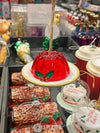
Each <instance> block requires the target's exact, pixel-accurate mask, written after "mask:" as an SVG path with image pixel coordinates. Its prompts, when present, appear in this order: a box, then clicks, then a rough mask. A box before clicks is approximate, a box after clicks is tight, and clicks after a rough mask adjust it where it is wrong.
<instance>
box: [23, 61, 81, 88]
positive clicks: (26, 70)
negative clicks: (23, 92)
mask: <svg viewBox="0 0 100 133" xmlns="http://www.w3.org/2000/svg"><path fill="white" fill-rule="evenodd" d="M32 64H33V61H32V62H30V63H28V64H26V65H25V66H24V67H23V68H22V71H21V72H22V76H23V77H24V78H25V79H26V80H27V81H29V82H30V83H32V84H36V85H39V86H46V87H59V86H64V85H67V84H70V83H72V82H74V81H76V80H77V79H78V78H79V75H80V73H79V69H78V68H77V67H76V66H75V65H74V64H72V63H70V62H68V65H69V68H70V74H69V75H68V77H66V78H65V79H64V80H60V81H56V82H55V81H54V82H44V81H40V80H39V79H36V78H35V77H34V76H33V74H32V73H31V68H32Z"/></svg>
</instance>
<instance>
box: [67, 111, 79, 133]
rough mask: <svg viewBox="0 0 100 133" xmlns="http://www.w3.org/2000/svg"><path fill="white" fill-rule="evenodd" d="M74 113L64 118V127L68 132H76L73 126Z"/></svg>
mask: <svg viewBox="0 0 100 133" xmlns="http://www.w3.org/2000/svg"><path fill="white" fill-rule="evenodd" d="M73 121H74V114H73V115H70V116H69V117H68V118H67V120H66V127H67V130H68V132H69V133H78V132H77V131H76V129H75V128H74V126H73Z"/></svg>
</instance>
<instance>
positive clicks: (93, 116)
mask: <svg viewBox="0 0 100 133" xmlns="http://www.w3.org/2000/svg"><path fill="white" fill-rule="evenodd" d="M73 125H74V128H75V129H76V131H77V132H79V133H99V132H100V112H99V111H97V110H95V109H93V108H89V107H81V108H79V110H78V111H77V112H76V113H75V116H74V122H73Z"/></svg>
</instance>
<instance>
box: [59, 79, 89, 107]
mask: <svg viewBox="0 0 100 133" xmlns="http://www.w3.org/2000/svg"><path fill="white" fill-rule="evenodd" d="M89 94H90V90H89V87H88V85H87V83H86V82H84V81H82V80H77V81H75V82H74V83H72V84H69V85H66V86H64V87H62V90H61V98H62V99H63V102H64V103H66V105H67V106H71V107H73V108H75V109H77V108H79V107H81V106H85V105H87V104H88V102H89Z"/></svg>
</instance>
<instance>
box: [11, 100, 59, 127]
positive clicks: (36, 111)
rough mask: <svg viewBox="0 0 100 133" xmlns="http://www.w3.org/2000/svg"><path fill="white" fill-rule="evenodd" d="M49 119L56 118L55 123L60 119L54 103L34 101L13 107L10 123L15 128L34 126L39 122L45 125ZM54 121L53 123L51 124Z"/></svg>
mask: <svg viewBox="0 0 100 133" xmlns="http://www.w3.org/2000/svg"><path fill="white" fill-rule="evenodd" d="M51 117H53V118H54V119H55V117H56V119H55V121H56V122H57V121H58V119H59V117H60V116H59V112H58V108H57V105H56V103H54V102H47V103H39V102H38V101H35V102H30V103H25V104H21V105H19V106H15V107H13V111H12V122H13V124H14V126H16V127H18V126H24V125H31V124H36V123H39V122H40V121H41V120H42V121H43V122H44V123H45V124H46V123H49V122H50V121H52V120H51ZM55 121H53V124H54V123H55ZM49 124H50V123H49Z"/></svg>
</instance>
